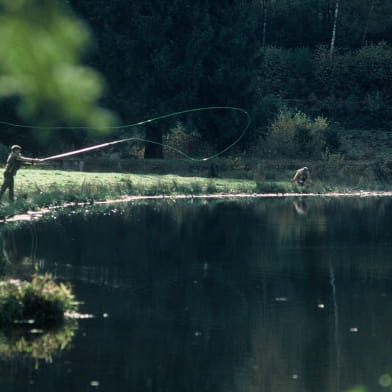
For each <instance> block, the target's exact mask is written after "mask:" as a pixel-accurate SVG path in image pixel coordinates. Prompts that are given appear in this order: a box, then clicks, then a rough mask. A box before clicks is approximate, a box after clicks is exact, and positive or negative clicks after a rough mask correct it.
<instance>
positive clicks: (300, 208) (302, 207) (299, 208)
mask: <svg viewBox="0 0 392 392" xmlns="http://www.w3.org/2000/svg"><path fill="white" fill-rule="evenodd" d="M293 206H294V209H295V212H296V213H297V214H298V215H306V214H307V212H308V206H307V205H306V203H305V202H304V201H302V200H298V201H293Z"/></svg>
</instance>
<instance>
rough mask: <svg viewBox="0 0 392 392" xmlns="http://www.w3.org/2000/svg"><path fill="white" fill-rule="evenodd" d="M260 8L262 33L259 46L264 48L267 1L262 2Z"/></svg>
mask: <svg viewBox="0 0 392 392" xmlns="http://www.w3.org/2000/svg"><path fill="white" fill-rule="evenodd" d="M262 6H263V33H262V37H261V46H262V47H263V48H264V47H265V43H266V40H267V37H266V36H267V20H268V19H267V18H268V15H267V8H268V7H267V0H262Z"/></svg>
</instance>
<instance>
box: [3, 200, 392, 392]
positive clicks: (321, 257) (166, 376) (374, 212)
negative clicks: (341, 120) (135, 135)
mask: <svg viewBox="0 0 392 392" xmlns="http://www.w3.org/2000/svg"><path fill="white" fill-rule="evenodd" d="M391 222H392V200H391V199H390V198H346V199H337V198H336V199H333V198H329V199H323V198H320V199H318V198H312V199H306V198H302V199H263V200H242V201H235V200H226V201H222V200H221V201H219V200H217V201H213V200H209V201H202V200H193V201H189V200H188V201H173V200H168V201H158V202H148V203H147V202H137V203H132V204H129V205H127V206H124V207H119V206H111V207H105V208H104V209H101V210H99V211H98V210H96V209H95V208H94V207H91V208H90V209H88V210H85V211H83V212H74V213H71V212H70V213H68V214H58V215H57V216H56V217H55V219H54V218H49V217H47V218H45V219H44V220H42V221H39V222H30V223H26V224H22V225H19V226H15V227H14V228H12V229H11V227H9V228H5V227H3V229H2V231H1V240H2V242H1V244H2V250H3V252H2V259H1V264H0V267H1V272H2V274H3V275H7V276H10V275H11V276H13V275H15V276H18V277H20V276H23V275H25V276H27V275H28V274H29V273H31V272H32V271H34V268H38V269H39V270H40V271H41V272H50V273H52V274H53V275H54V276H55V277H57V278H58V279H60V280H65V281H69V282H71V284H72V286H73V288H74V291H75V293H76V296H77V298H78V299H79V300H80V301H83V304H82V305H81V312H82V313H83V314H89V315H93V316H94V317H93V318H86V319H82V320H79V322H78V324H79V327H78V330H77V331H76V332H75V336H74V337H73V340H72V342H71V343H70V344H68V345H67V347H65V348H64V350H58V352H57V353H55V354H54V355H52V362H51V363H48V362H45V361H42V360H41V361H39V364H38V365H39V366H37V361H36V360H33V359H32V358H29V357H27V356H23V355H20V356H14V357H12V358H6V357H1V358H0V386H1V391H2V392H8V391H10V392H11V391H12V392H19V391H29V390H37V391H40V392H46V391H54V390H56V391H57V392H63V391H64V392H65V391H67V392H68V391H78V392H79V391H90V390H101V391H130V390H134V391H140V392H144V391H146V392H147V391H170V392H177V391H211V392H219V391H222V392H223V391H224V392H227V391H233V392H234V391H241V392H242V391H250V392H253V391H266V392H271V391H285V392H291V391H309V392H314V391H319V392H323V391H326V392H327V391H328V392H331V391H339V392H340V391H345V390H347V389H349V388H353V387H354V386H356V385H363V386H365V387H366V388H367V389H368V391H385V390H389V389H390V387H389V385H388V382H389V381H388V374H392V356H391V354H390V353H391V352H392V337H391V334H390V326H391V323H392V307H391V306H390V305H391V298H392V286H391V278H392V265H391V254H392V252H391V251H392V229H391ZM381 384H382V385H383V386H382V385H381ZM388 388H389V389H388Z"/></svg>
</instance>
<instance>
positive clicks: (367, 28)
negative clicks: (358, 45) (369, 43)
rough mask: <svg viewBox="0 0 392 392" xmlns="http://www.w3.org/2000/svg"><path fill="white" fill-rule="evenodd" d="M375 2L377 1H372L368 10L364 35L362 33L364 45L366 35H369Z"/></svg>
mask: <svg viewBox="0 0 392 392" xmlns="http://www.w3.org/2000/svg"><path fill="white" fill-rule="evenodd" d="M374 3H375V1H374V0H372V1H371V2H370V7H369V12H368V14H367V18H366V24H365V28H364V30H363V35H362V44H363V45H364V44H365V42H366V37H367V33H368V30H369V23H370V18H371V15H372V12H373V9H374Z"/></svg>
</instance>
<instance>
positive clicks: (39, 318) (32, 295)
mask: <svg viewBox="0 0 392 392" xmlns="http://www.w3.org/2000/svg"><path fill="white" fill-rule="evenodd" d="M76 309H77V302H75V298H74V295H73V294H72V292H71V289H70V288H69V287H68V286H67V285H65V284H64V283H59V284H57V283H56V282H55V281H54V280H53V279H52V277H51V276H50V275H47V274H46V275H38V274H35V275H33V277H32V280H31V282H28V281H21V280H18V279H6V280H3V281H2V282H0V326H7V325H11V324H33V325H39V326H46V325H50V324H55V323H59V322H62V321H63V320H64V314H65V312H73V311H76Z"/></svg>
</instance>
